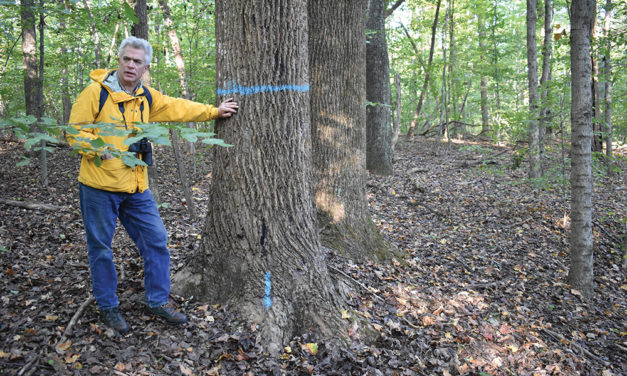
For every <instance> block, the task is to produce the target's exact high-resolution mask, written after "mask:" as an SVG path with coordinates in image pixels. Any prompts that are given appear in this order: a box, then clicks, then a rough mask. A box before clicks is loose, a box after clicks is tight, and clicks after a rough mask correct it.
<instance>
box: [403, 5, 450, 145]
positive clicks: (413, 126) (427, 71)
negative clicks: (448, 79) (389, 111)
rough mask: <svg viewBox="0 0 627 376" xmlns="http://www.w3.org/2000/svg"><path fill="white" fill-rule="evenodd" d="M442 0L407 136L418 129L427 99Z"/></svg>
mask: <svg viewBox="0 0 627 376" xmlns="http://www.w3.org/2000/svg"><path fill="white" fill-rule="evenodd" d="M441 3H442V0H438V4H437V6H436V8H435V16H434V17H433V26H432V27H431V47H429V60H428V61H427V69H425V81H424V83H423V84H422V90H421V91H420V99H419V100H418V106H417V107H416V112H414V120H413V121H412V122H411V124H410V126H409V130H408V131H407V137H412V136H413V135H414V132H415V130H416V124H417V123H418V119H419V117H420V111H421V110H422V103H423V102H424V100H425V94H426V93H427V88H428V86H429V76H430V74H431V63H432V62H433V51H434V49H435V31H436V30H437V28H438V18H439V17H440V4H441Z"/></svg>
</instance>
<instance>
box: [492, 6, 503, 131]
mask: <svg viewBox="0 0 627 376" xmlns="http://www.w3.org/2000/svg"><path fill="white" fill-rule="evenodd" d="M498 2H499V0H494V18H493V26H492V40H493V41H494V44H493V54H494V81H495V82H496V93H495V94H496V113H497V121H500V116H501V115H500V112H501V76H500V74H499V49H498V47H497V39H496V26H497V25H498V19H499V13H498Z"/></svg>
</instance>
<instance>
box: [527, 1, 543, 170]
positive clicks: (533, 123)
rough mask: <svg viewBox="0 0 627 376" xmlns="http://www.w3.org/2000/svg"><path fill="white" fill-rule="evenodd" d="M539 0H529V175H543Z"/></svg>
mask: <svg viewBox="0 0 627 376" xmlns="http://www.w3.org/2000/svg"><path fill="white" fill-rule="evenodd" d="M537 6H538V2H537V0H527V82H528V84H529V118H528V129H529V150H528V152H529V177H530V178H531V179H537V178H539V177H541V176H542V160H541V158H540V156H541V154H540V131H539V128H538V47H537V45H536V24H537V21H538V14H537V10H536V7H537Z"/></svg>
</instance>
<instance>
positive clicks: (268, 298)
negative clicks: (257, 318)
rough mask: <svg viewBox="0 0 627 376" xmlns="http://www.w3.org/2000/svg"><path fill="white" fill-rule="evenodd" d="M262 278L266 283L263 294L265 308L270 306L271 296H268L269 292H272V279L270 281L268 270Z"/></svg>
mask: <svg viewBox="0 0 627 376" xmlns="http://www.w3.org/2000/svg"><path fill="white" fill-rule="evenodd" d="M264 280H265V285H266V291H265V295H264V296H263V307H264V308H265V309H270V307H272V296H270V294H271V293H272V281H270V272H266V275H265V276H264Z"/></svg>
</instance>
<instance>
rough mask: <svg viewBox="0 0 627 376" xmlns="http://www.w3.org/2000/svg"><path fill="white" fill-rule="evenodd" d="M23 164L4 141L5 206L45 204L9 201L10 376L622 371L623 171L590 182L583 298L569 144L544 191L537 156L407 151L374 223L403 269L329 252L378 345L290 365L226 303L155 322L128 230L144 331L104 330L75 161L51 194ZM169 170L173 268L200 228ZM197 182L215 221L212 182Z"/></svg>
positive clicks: (132, 295)
mask: <svg viewBox="0 0 627 376" xmlns="http://www.w3.org/2000/svg"><path fill="white" fill-rule="evenodd" d="M22 152H23V149H22V147H21V145H19V144H15V143H9V142H0V160H1V161H2V162H1V163H0V176H1V179H0V188H1V189H0V201H1V200H18V201H20V202H22V203H39V204H47V205H49V207H48V208H44V207H40V208H38V209H25V208H22V207H19V206H16V205H15V204H14V203H6V201H5V202H4V203H2V202H0V258H1V259H0V260H1V265H0V276H1V279H0V281H2V283H1V284H0V300H1V302H0V317H1V321H0V374H11V375H15V374H17V375H52V374H76V375H99V374H107V375H297V374H298V375H300V374H302V375H310V374H313V375H369V376H374V375H445V376H447V375H458V374H461V375H484V376H485V375H602V376H610V375H626V374H627V337H626V335H627V314H626V313H627V299H626V297H627V269H625V268H624V267H623V266H622V265H621V264H622V250H621V245H620V243H621V242H622V236H623V232H624V231H625V218H627V207H626V205H627V202H626V200H625V197H626V192H627V187H626V178H625V174H624V173H623V174H622V176H621V175H619V176H615V177H613V178H611V179H607V178H605V177H603V176H601V175H600V174H599V171H597V170H595V186H594V203H595V204H594V244H595V247H594V252H595V295H594V297H593V298H592V299H591V300H589V301H586V300H584V299H583V297H582V295H581V293H580V292H579V291H576V290H574V289H572V288H571V287H570V286H569V285H567V284H566V282H565V279H566V276H567V273H568V265H569V251H568V250H569V240H568V233H569V230H568V227H569V218H568V207H569V203H568V198H569V197H570V195H569V192H567V191H565V189H564V187H565V184H564V183H565V181H567V180H568V176H569V172H568V168H567V167H561V166H563V163H560V162H559V160H560V155H561V152H560V148H559V146H555V147H554V150H549V153H548V154H549V158H548V161H547V166H546V167H547V168H546V170H547V176H549V178H547V179H543V180H541V181H538V182H536V183H533V184H532V183H531V182H529V181H527V180H526V179H525V176H526V171H527V170H526V167H527V166H526V164H525V163H524V162H523V163H522V165H521V166H519V167H517V168H513V164H514V163H515V160H516V158H515V153H514V151H513V150H512V149H510V148H500V147H496V146H494V145H491V144H486V143H480V142H462V141H460V142H453V143H450V144H447V143H435V142H433V141H432V140H427V139H422V138H417V139H416V140H413V141H402V143H401V144H400V145H399V146H398V148H397V158H396V161H395V171H396V172H395V174H394V175H393V176H388V177H374V176H369V178H368V197H369V200H370V205H371V212H372V216H373V220H374V222H375V224H376V225H377V227H378V229H379V230H380V232H381V233H382V234H383V236H384V237H385V238H386V239H387V240H388V241H389V242H390V243H392V244H394V245H395V246H396V248H397V249H398V253H399V255H401V258H399V259H398V260H395V261H393V262H390V263H388V264H378V263H373V262H366V263H363V264H355V263H352V262H350V261H348V260H346V259H343V258H342V257H340V256H338V255H335V254H332V253H330V254H329V255H328V263H329V265H330V266H331V271H333V270H335V271H336V272H337V271H338V270H342V271H343V272H342V273H341V274H340V273H339V272H337V273H332V275H335V277H337V278H339V279H342V280H344V282H346V283H348V284H350V285H352V286H354V291H353V294H352V297H351V300H350V301H349V303H350V304H351V306H352V310H351V311H349V312H348V313H345V315H346V317H347V318H346V319H347V320H351V318H348V316H350V315H360V316H362V317H363V318H365V319H366V320H367V321H368V322H369V323H370V325H372V327H373V329H374V332H375V333H377V336H376V337H377V338H375V339H374V340H373V341H370V342H368V343H366V341H364V340H360V339H359V338H357V337H356V336H354V342H353V343H352V344H350V345H348V344H347V345H342V346H339V345H333V344H332V343H331V342H328V341H325V340H323V339H320V338H316V337H315V336H314V335H312V334H305V335H303V336H301V337H298V338H294V339H293V341H292V342H291V343H290V344H289V348H287V347H286V351H285V353H284V354H282V355H281V356H279V357H272V356H269V355H267V354H265V353H264V352H263V349H261V348H260V347H259V345H257V344H256V343H255V333H254V331H253V329H251V327H250V326H248V325H246V324H245V323H243V322H241V321H240V320H238V318H237V317H235V316H234V314H233V313H232V312H231V311H230V310H229V307H224V306H218V305H212V303H211V302H203V301H197V300H194V299H190V300H184V299H182V298H180V297H175V300H176V301H177V303H178V304H179V305H180V306H181V307H182V308H183V309H184V310H185V312H186V313H187V315H188V317H189V318H190V322H189V323H187V324H185V325H184V326H182V327H167V326H165V325H164V324H163V323H162V322H159V321H156V320H153V319H152V318H150V317H148V316H146V315H145V314H144V313H143V312H144V311H143V287H142V278H143V276H142V273H143V272H142V262H141V259H140V257H139V255H138V253H137V251H136V249H135V248H134V245H133V244H132V242H131V240H130V239H129V238H128V236H127V235H126V234H125V232H124V231H123V230H120V229H119V228H118V231H117V232H116V237H115V240H114V244H113V248H114V253H115V256H116V264H117V267H118V273H119V287H118V293H119V296H120V300H121V307H120V308H121V310H122V312H123V313H124V315H125V317H126V319H127V321H128V322H129V324H130V325H131V327H132V330H131V332H130V333H128V334H127V335H125V336H123V337H122V336H119V335H115V334H114V333H113V332H112V331H111V330H110V329H109V330H107V328H106V327H104V325H103V324H102V322H101V321H100V318H99V314H98V310H97V308H96V305H95V304H94V303H93V301H92V300H91V299H90V296H91V288H90V277H89V270H88V263H87V256H86V250H85V241H84V235H83V229H82V222H81V216H80V210H79V204H78V186H77V182H76V176H77V172H78V159H77V157H72V156H70V154H69V151H68V150H59V151H57V152H56V153H54V155H52V156H51V157H50V159H49V162H48V165H49V170H50V183H49V185H50V188H49V189H48V190H46V189H43V188H42V186H41V184H40V179H39V168H38V167H37V166H36V163H34V164H33V165H31V166H30V167H29V166H27V167H19V168H18V167H16V165H15V164H16V162H18V161H19V159H20V155H21V154H22ZM157 161H158V164H159V166H158V168H159V175H160V176H159V181H160V185H159V186H160V193H161V196H162V200H163V201H164V202H166V203H168V204H169V205H167V206H164V207H162V208H161V212H162V216H163V219H164V222H165V224H166V227H167V228H168V231H169V235H170V246H171V253H172V261H173V262H172V266H173V269H174V270H176V269H178V268H179V267H180V266H181V265H182V264H183V263H184V262H185V258H186V256H188V255H189V254H190V253H191V252H193V250H195V249H196V248H197V247H198V238H199V234H200V232H201V227H202V223H201V222H202V221H198V222H194V221H191V220H190V219H189V216H188V215H187V212H186V209H185V206H184V204H183V202H182V200H181V198H180V197H182V196H183V195H182V193H181V189H180V186H179V185H178V184H176V183H173V182H176V181H178V179H176V178H175V177H174V176H175V171H174V170H173V169H172V168H171V166H175V165H176V164H175V163H174V162H173V160H172V156H171V153H170V151H169V149H160V150H159V154H158V156H157ZM188 166H189V164H188ZM165 167H168V169H166V168H165ZM626 167H627V166H623V168H626ZM197 170H198V171H197V173H195V174H193V178H192V181H193V187H194V188H193V194H194V197H195V202H196V205H197V207H198V209H199V211H200V215H201V218H202V216H203V214H204V211H205V210H206V209H205V206H206V200H207V198H206V197H207V194H206V192H207V189H208V187H209V178H208V176H209V175H208V172H207V171H203V168H202V167H201V166H199V167H198V169H197ZM560 176H562V177H561V178H560ZM564 176H565V178H564ZM73 317H75V318H77V319H76V320H74V321H73V322H72V321H71V320H72V318H73ZM286 345H288V344H286Z"/></svg>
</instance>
